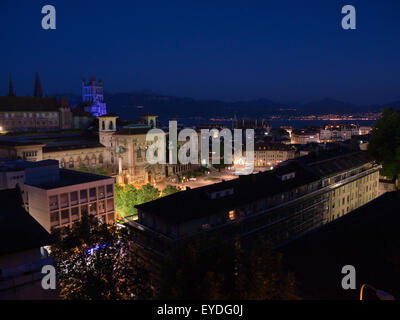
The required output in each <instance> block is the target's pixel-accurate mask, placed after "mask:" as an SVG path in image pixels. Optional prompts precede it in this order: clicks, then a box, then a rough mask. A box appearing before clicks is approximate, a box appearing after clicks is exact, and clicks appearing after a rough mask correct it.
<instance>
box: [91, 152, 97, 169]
mask: <svg viewBox="0 0 400 320" xmlns="http://www.w3.org/2000/svg"><path fill="white" fill-rule="evenodd" d="M90 165H91V166H93V167H94V166H96V155H93V156H92V159H91V160H90Z"/></svg>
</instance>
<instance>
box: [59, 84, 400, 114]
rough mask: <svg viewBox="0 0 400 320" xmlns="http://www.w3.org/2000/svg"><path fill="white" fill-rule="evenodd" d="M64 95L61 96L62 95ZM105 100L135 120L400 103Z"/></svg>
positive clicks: (135, 96)
mask: <svg viewBox="0 0 400 320" xmlns="http://www.w3.org/2000/svg"><path fill="white" fill-rule="evenodd" d="M59 96H61V95H59ZM63 96H65V97H66V99H67V100H68V101H69V103H70V104H77V103H79V102H81V97H80V96H78V95H74V94H63ZM104 100H105V102H106V103H107V108H108V110H109V111H111V112H114V113H117V114H119V115H120V117H121V118H122V119H134V118H136V117H137V116H138V115H140V114H144V113H154V114H157V115H159V116H160V117H163V118H185V117H191V118H209V117H232V116H233V115H234V114H235V113H236V115H237V116H238V117H249V118H254V117H266V116H270V115H272V114H286V115H299V114H326V113H349V112H353V113H354V112H361V111H364V112H365V111H378V110H381V109H382V108H383V107H384V106H394V107H396V106H399V107H400V102H394V103H392V104H386V105H383V106H359V105H355V104H352V103H349V102H343V101H339V100H334V99H330V98H325V99H322V100H316V101H312V102H309V103H306V104H299V103H295V102H291V103H288V102H275V101H272V100H268V99H257V100H249V101H235V102H226V101H221V100H200V99H199V100H197V99H192V98H187V97H174V96H167V95H161V94H157V93H154V92H151V91H140V92H131V93H129V92H126V93H105V96H104Z"/></svg>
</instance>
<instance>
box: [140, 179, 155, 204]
mask: <svg viewBox="0 0 400 320" xmlns="http://www.w3.org/2000/svg"><path fill="white" fill-rule="evenodd" d="M159 197H160V190H158V189H157V188H155V187H153V186H152V185H151V184H145V185H143V186H142V187H141V188H140V189H139V190H138V194H137V202H136V204H142V203H145V202H149V201H153V200H156V199H158V198H159Z"/></svg>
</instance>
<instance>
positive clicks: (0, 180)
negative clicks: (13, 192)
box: [0, 170, 25, 190]
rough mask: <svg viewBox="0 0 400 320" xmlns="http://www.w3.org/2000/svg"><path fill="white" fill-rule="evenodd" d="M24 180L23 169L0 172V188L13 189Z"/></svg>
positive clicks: (21, 184)
mask: <svg viewBox="0 0 400 320" xmlns="http://www.w3.org/2000/svg"><path fill="white" fill-rule="evenodd" d="M24 181H25V172H24V171H23V170H19V171H4V172H0V190H4V189H14V188H15V187H16V186H17V185H19V186H20V187H22V186H23V184H24Z"/></svg>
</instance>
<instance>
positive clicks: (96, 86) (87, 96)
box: [82, 76, 107, 116]
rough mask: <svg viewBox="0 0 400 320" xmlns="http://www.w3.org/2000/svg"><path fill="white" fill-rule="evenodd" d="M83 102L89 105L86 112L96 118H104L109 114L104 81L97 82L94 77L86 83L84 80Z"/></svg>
mask: <svg viewBox="0 0 400 320" xmlns="http://www.w3.org/2000/svg"><path fill="white" fill-rule="evenodd" d="M82 100H83V102H84V103H86V104H87V107H85V111H87V112H90V113H91V114H92V115H94V116H102V115H105V114H106V113H107V109H106V104H105V102H104V97H103V81H102V80H101V79H99V80H98V81H97V82H96V80H95V78H94V77H93V76H91V77H90V80H89V81H88V82H86V80H85V79H83V80H82Z"/></svg>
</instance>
